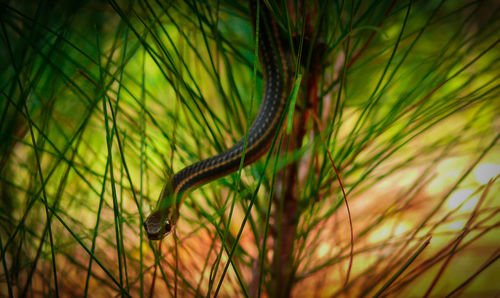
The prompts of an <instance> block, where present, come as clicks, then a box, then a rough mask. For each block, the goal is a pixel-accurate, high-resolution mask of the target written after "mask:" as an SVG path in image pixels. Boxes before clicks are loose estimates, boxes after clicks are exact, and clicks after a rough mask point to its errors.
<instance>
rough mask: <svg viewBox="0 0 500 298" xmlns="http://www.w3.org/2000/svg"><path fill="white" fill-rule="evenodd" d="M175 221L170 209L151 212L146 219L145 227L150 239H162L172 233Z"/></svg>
mask: <svg viewBox="0 0 500 298" xmlns="http://www.w3.org/2000/svg"><path fill="white" fill-rule="evenodd" d="M173 227H174V221H173V220H172V219H171V218H170V216H169V212H168V211H161V210H157V211H154V212H153V213H151V214H150V215H149V216H148V218H146V221H144V229H145V230H146V233H147V235H148V238H149V239H150V240H160V239H162V238H163V237H165V236H167V235H168V234H170V232H171V231H172V229H173Z"/></svg>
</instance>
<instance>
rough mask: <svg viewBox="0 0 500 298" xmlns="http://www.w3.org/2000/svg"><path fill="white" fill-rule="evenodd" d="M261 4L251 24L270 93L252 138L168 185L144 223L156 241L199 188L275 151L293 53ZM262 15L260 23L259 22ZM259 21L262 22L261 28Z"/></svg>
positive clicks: (253, 12)
mask: <svg viewBox="0 0 500 298" xmlns="http://www.w3.org/2000/svg"><path fill="white" fill-rule="evenodd" d="M257 1H262V0H251V1H250V12H251V17H252V18H251V19H252V21H253V24H254V30H255V31H258V34H256V35H257V38H258V57H259V60H260V63H261V67H262V75H263V82H264V88H263V93H262V100H261V104H260V107H259V111H258V112H257V116H256V117H255V119H254V121H253V122H252V124H251V126H250V128H249V129H248V133H247V135H246V138H245V137H243V138H242V139H241V140H239V141H238V142H237V143H236V144H235V145H234V146H232V147H231V148H229V149H228V150H226V151H224V152H222V153H220V154H217V155H215V156H212V157H209V158H207V159H205V160H201V161H198V162H196V163H194V164H191V165H189V166H187V167H185V168H184V169H182V170H180V171H179V172H177V173H175V174H174V175H173V176H171V178H169V179H167V181H166V182H165V184H164V186H163V189H162V191H161V193H160V197H159V199H158V201H157V204H156V208H155V209H154V210H153V211H152V212H151V214H150V215H149V216H148V217H147V218H146V220H145V221H144V229H145V231H146V234H147V237H148V238H149V239H150V240H160V239H162V238H164V237H165V236H166V235H168V234H169V233H171V231H172V230H173V229H174V227H175V225H176V223H177V221H178V219H179V209H180V207H181V205H182V202H183V200H184V198H185V196H186V195H187V194H188V193H189V192H190V191H192V190H194V189H195V188H197V187H199V186H201V185H203V184H205V183H208V182H211V181H213V180H216V179H218V178H221V177H223V176H226V175H229V174H231V173H233V172H235V171H237V170H238V169H239V168H240V164H241V160H242V158H243V159H244V160H243V167H246V166H248V165H250V164H252V163H254V162H256V161H257V160H258V159H259V158H260V157H262V155H264V154H265V153H266V152H268V151H269V148H270V146H271V144H272V142H273V139H274V136H275V134H276V133H277V130H278V129H279V128H280V126H281V123H280V119H281V117H282V115H283V113H284V112H285V106H286V101H287V98H288V96H289V93H290V85H291V68H292V67H291V62H290V61H291V59H290V52H289V51H288V48H287V47H286V46H285V45H286V42H285V41H284V40H283V39H282V38H280V27H279V25H278V24H277V22H276V21H275V20H274V18H273V16H272V13H271V11H270V10H269V8H267V7H266V6H265V4H263V3H260V8H259V9H258V8H257V4H258V3H257ZM257 11H258V12H259V18H257ZM256 20H260V22H259V24H258V25H257V24H256ZM256 28H258V30H256Z"/></svg>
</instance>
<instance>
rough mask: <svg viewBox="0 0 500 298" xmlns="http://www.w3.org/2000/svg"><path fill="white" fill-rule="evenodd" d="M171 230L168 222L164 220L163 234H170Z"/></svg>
mask: <svg viewBox="0 0 500 298" xmlns="http://www.w3.org/2000/svg"><path fill="white" fill-rule="evenodd" d="M171 230H172V225H171V224H170V220H168V219H167V220H165V233H167V234H168V233H170V231H171Z"/></svg>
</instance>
